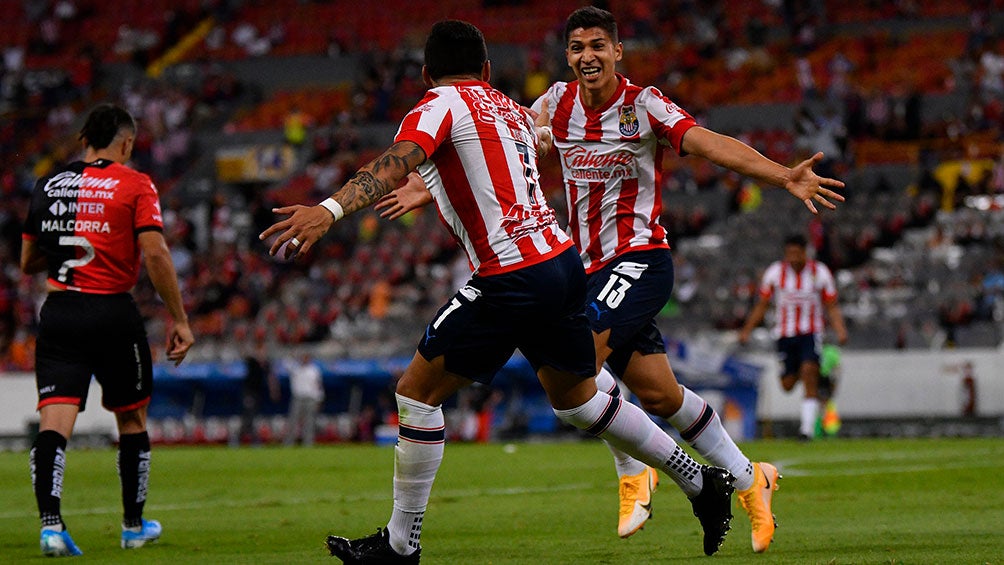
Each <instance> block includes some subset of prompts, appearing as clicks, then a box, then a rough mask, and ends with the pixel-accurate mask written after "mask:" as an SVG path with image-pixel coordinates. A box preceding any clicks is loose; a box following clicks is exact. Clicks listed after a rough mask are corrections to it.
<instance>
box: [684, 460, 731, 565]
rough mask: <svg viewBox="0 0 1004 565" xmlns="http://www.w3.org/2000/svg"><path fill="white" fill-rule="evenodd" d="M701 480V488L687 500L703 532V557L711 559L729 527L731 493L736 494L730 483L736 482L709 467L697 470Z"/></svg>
mask: <svg viewBox="0 0 1004 565" xmlns="http://www.w3.org/2000/svg"><path fill="white" fill-rule="evenodd" d="M701 476H702V477H704V487H703V488H701V492H700V494H698V495H697V496H695V497H693V498H691V499H690V504H691V505H692V506H693V507H694V516H697V519H698V520H700V521H701V528H703V529H704V554H705V555H713V554H714V553H715V552H716V551H718V548H719V547H721V546H722V542H724V541H725V534H727V533H729V529H731V527H732V526H731V523H732V492H733V491H734V490H736V489H735V487H733V486H732V483H733V482H734V481H735V480H736V478H735V477H733V476H732V473H729V472H728V471H726V470H725V469H722V468H721V467H711V466H710V465H704V466H702V467H701Z"/></svg>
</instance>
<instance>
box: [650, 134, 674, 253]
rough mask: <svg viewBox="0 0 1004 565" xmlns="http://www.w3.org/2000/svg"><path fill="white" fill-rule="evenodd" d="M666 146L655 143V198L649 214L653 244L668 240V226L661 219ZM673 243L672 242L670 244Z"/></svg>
mask: <svg viewBox="0 0 1004 565" xmlns="http://www.w3.org/2000/svg"><path fill="white" fill-rule="evenodd" d="M664 147H665V146H664V145H662V144H661V143H656V144H655V163H656V166H655V187H653V190H655V198H654V199H653V200H654V201H653V202H652V214H651V215H650V216H649V218H650V223H649V228H650V229H651V230H652V235H651V237H650V238H649V241H650V242H651V243H652V244H658V243H662V242H663V241H666V228H664V227H662V224H661V223H659V221H660V220H661V219H662V165H661V163H662V158H663V156H664V154H665V148H664ZM669 245H672V244H669Z"/></svg>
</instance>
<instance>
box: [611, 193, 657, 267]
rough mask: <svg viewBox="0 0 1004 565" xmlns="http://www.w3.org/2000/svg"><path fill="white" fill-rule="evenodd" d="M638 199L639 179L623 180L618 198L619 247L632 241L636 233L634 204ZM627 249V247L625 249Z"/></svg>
mask: <svg viewBox="0 0 1004 565" xmlns="http://www.w3.org/2000/svg"><path fill="white" fill-rule="evenodd" d="M636 200H638V179H636V178H633V179H624V180H623V181H621V191H620V196H618V198H617V214H616V218H617V241H618V242H619V243H620V245H618V247H620V246H621V245H624V244H626V243H630V241H631V237H632V236H633V235H634V219H635V215H634V206H635V201H636ZM657 200H658V199H657ZM625 251H627V249H625Z"/></svg>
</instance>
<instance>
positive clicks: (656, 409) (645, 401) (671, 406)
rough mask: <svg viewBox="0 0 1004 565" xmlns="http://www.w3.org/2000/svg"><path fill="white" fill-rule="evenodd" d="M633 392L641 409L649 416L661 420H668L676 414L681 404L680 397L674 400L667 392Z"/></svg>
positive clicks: (656, 390)
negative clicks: (657, 417)
mask: <svg viewBox="0 0 1004 565" xmlns="http://www.w3.org/2000/svg"><path fill="white" fill-rule="evenodd" d="M634 392H635V395H636V396H637V397H638V401H639V402H640V403H641V407H642V409H644V410H645V411H646V412H648V413H649V414H652V415H654V416H659V417H661V418H669V417H670V416H672V415H673V414H676V411H677V410H679V409H680V405H681V404H682V395H681V398H674V397H673V395H672V394H669V393H668V392H667V391H663V390H658V389H649V390H643V391H641V392H637V391H634Z"/></svg>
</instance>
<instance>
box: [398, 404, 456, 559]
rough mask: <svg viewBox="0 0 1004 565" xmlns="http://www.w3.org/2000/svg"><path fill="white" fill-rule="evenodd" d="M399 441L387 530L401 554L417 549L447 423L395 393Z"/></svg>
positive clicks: (429, 409) (434, 412) (433, 410)
mask: <svg viewBox="0 0 1004 565" xmlns="http://www.w3.org/2000/svg"><path fill="white" fill-rule="evenodd" d="M395 397H396V398H397V408H398V417H399V421H398V438H397V439H398V441H397V446H396V447H395V448H394V511H393V512H392V513H391V517H390V521H389V522H388V523H387V530H388V532H389V533H390V545H391V547H392V548H394V551H396V552H398V553H400V554H402V555H410V554H412V553H414V552H415V551H416V550H417V549H418V548H419V546H420V543H419V542H420V539H421V535H422V518H423V517H424V516H425V509H426V506H427V505H428V504H429V496H430V495H431V493H432V483H433V481H434V480H435V479H436V471H438V470H439V465H440V463H442V461H443V448H444V444H445V441H446V424H445V420H444V418H443V411H442V408H441V407H439V406H429V405H428V404H423V403H421V402H418V401H416V400H412V399H410V398H407V397H404V396H401V395H400V394H395Z"/></svg>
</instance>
